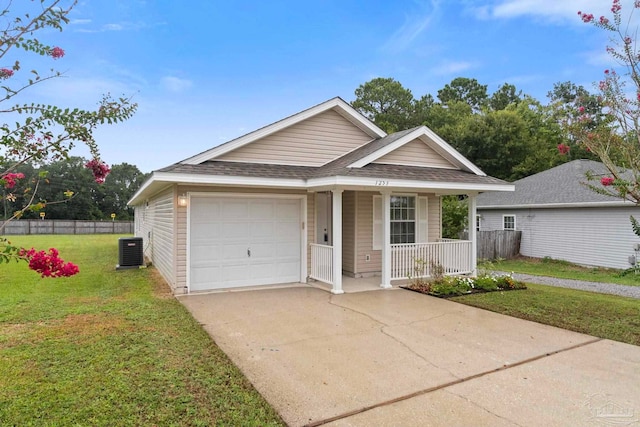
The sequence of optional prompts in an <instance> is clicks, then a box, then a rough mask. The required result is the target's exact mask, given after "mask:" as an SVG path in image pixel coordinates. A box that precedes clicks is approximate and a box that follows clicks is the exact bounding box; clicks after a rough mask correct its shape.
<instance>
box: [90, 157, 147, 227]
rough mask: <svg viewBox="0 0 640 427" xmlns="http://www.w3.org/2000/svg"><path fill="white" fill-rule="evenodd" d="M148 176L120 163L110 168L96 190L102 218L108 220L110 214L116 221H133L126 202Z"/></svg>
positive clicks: (127, 164)
mask: <svg viewBox="0 0 640 427" xmlns="http://www.w3.org/2000/svg"><path fill="white" fill-rule="evenodd" d="M147 176H148V174H145V173H142V172H141V171H140V169H138V167H137V166H135V165H131V164H129V163H121V164H116V165H113V166H111V172H110V173H109V176H107V179H106V180H105V182H104V185H102V186H100V187H99V188H98V195H97V197H98V198H99V201H98V205H99V206H100V210H101V211H102V214H103V217H106V218H109V217H110V216H111V214H112V213H114V214H116V218H117V219H121V220H131V219H133V208H130V207H128V206H127V202H128V201H129V199H131V197H132V196H133V194H134V193H135V192H136V191H137V190H138V188H140V186H141V185H142V183H144V181H145V180H146V179H147Z"/></svg>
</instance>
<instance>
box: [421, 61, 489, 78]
mask: <svg viewBox="0 0 640 427" xmlns="http://www.w3.org/2000/svg"><path fill="white" fill-rule="evenodd" d="M477 67H478V64H476V63H474V62H469V61H444V62H441V63H440V64H438V65H437V66H436V67H434V68H433V69H432V70H431V72H432V73H433V74H435V75H439V76H447V75H451V74H460V73H461V72H463V71H466V70H470V69H472V68H477Z"/></svg>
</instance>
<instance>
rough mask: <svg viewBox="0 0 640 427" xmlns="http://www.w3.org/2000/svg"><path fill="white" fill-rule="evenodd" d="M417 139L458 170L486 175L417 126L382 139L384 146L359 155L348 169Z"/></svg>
mask: <svg viewBox="0 0 640 427" xmlns="http://www.w3.org/2000/svg"><path fill="white" fill-rule="evenodd" d="M391 138H392V139H391ZM418 138H419V139H424V140H426V141H429V142H431V143H432V144H431V148H433V149H434V150H435V151H436V152H437V153H438V154H440V155H441V156H442V157H444V158H445V159H447V160H449V161H450V162H451V163H452V164H453V165H455V166H457V167H459V168H460V169H462V170H466V171H469V172H472V173H475V174H476V175H481V176H485V175H486V174H485V173H484V172H482V171H481V170H480V169H479V168H478V167H477V166H476V165H474V164H473V163H471V162H470V161H469V160H467V159H466V158H465V157H464V156H463V155H462V154H460V153H459V152H458V151H457V150H456V149H454V148H453V147H452V146H451V145H449V144H447V143H446V142H445V141H444V140H443V139H442V138H440V137H439V136H438V135H437V134H436V133H435V132H433V131H432V130H431V129H429V128H428V127H426V126H418V127H415V128H413V129H409V130H406V131H404V132H398V133H395V134H392V135H389V136H387V137H386V138H383V140H384V139H388V140H387V141H385V143H384V144H381V146H380V147H379V148H378V149H376V150H369V151H370V152H369V153H368V154H367V155H362V154H363V153H359V154H360V155H359V156H358V157H359V158H357V159H355V160H354V161H353V163H351V164H350V165H349V167H350V168H361V167H363V166H366V165H368V164H370V163H372V162H374V161H376V160H378V159H379V158H381V157H383V156H385V155H386V154H389V153H391V152H392V151H394V150H397V149H398V148H400V147H402V146H403V145H405V144H407V143H409V142H411V141H413V140H415V139H418ZM356 151H360V150H356Z"/></svg>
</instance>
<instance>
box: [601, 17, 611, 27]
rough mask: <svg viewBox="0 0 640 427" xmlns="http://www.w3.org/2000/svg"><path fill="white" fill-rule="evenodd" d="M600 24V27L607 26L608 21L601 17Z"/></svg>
mask: <svg viewBox="0 0 640 427" xmlns="http://www.w3.org/2000/svg"><path fill="white" fill-rule="evenodd" d="M600 23H601V24H602V25H607V24H608V23H609V20H608V19H607V18H606V17H605V16H601V17H600Z"/></svg>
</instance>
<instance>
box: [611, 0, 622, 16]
mask: <svg viewBox="0 0 640 427" xmlns="http://www.w3.org/2000/svg"><path fill="white" fill-rule="evenodd" d="M620 9H622V6H620V0H613V5H612V6H611V12H613V13H618V12H620Z"/></svg>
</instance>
